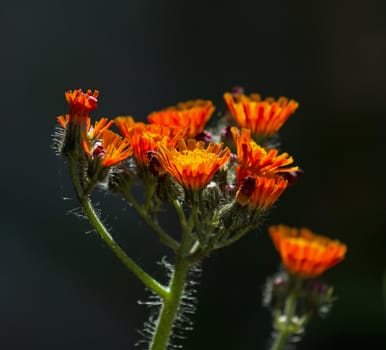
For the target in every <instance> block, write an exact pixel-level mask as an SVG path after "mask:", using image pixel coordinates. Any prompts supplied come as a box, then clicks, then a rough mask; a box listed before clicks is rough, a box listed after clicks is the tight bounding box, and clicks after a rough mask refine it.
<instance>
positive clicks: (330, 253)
mask: <svg viewBox="0 0 386 350" xmlns="http://www.w3.org/2000/svg"><path fill="white" fill-rule="evenodd" d="M269 233H270V235H271V238H272V241H273V244H274V245H275V248H276V250H277V251H278V252H279V254H280V256H281V259H282V262H283V264H284V266H285V267H286V269H287V270H288V271H289V272H290V273H292V274H294V275H298V276H300V277H303V278H310V277H316V276H319V275H321V274H322V273H323V272H324V271H326V270H327V269H329V268H331V267H332V266H334V265H336V264H337V263H338V262H340V261H341V260H343V259H344V256H345V254H346V251H347V247H346V245H344V244H343V243H341V242H339V241H337V240H331V239H329V238H327V237H324V236H320V235H317V234H315V233H313V232H312V231H311V230H309V229H306V228H300V229H298V228H293V227H288V226H284V225H278V226H271V227H270V228H269Z"/></svg>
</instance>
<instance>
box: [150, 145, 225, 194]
mask: <svg viewBox="0 0 386 350" xmlns="http://www.w3.org/2000/svg"><path fill="white" fill-rule="evenodd" d="M156 157H157V160H158V161H159V163H160V164H161V165H162V167H163V168H164V169H165V170H166V171H167V172H168V173H169V174H170V175H172V176H173V177H174V178H175V179H176V180H177V181H178V183H179V184H180V185H181V186H183V187H184V188H185V189H191V190H200V189H202V188H203V187H205V186H206V185H207V184H208V183H209V181H210V180H211V179H212V177H213V175H214V174H215V173H216V171H217V170H218V169H220V168H221V167H222V166H223V165H224V164H225V163H226V162H227V161H228V159H229V158H230V150H229V148H227V147H226V148H223V145H222V144H216V143H213V142H211V143H210V144H209V145H208V147H207V148H206V149H205V148H204V142H202V141H196V140H194V139H189V140H187V142H185V141H184V140H179V143H178V149H176V148H169V147H167V146H166V145H165V144H164V143H161V144H160V146H159V149H158V153H157V155H156Z"/></svg>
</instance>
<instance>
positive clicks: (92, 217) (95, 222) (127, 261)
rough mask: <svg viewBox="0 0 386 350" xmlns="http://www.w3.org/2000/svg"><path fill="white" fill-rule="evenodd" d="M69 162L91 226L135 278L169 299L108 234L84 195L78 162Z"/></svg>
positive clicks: (77, 192)
mask: <svg viewBox="0 0 386 350" xmlns="http://www.w3.org/2000/svg"><path fill="white" fill-rule="evenodd" d="M68 160H69V167H70V174H71V180H72V182H73V185H74V189H75V192H76V195H77V197H78V200H79V202H80V204H81V206H82V208H83V211H84V213H85V214H86V216H87V218H88V219H89V221H90V223H91V225H92V226H93V227H94V228H95V230H96V231H97V232H98V233H99V235H100V237H101V238H102V240H103V241H104V242H105V243H106V245H107V246H108V247H109V248H110V250H111V251H112V252H113V253H114V254H115V255H116V256H117V257H118V259H119V260H120V261H121V262H122V263H123V264H124V265H125V266H126V267H127V268H128V269H129V270H130V271H131V272H132V273H133V274H134V275H135V276H137V277H138V278H139V279H140V280H141V281H142V282H143V284H144V285H145V286H146V287H147V288H149V289H150V290H152V291H153V292H154V293H156V294H158V295H159V296H160V297H161V298H163V299H166V298H168V296H169V294H168V291H167V289H166V288H165V287H164V286H162V285H161V284H160V283H158V282H157V281H156V280H155V279H154V278H153V277H151V276H150V275H149V274H147V273H146V272H145V271H143V270H142V269H141V268H140V267H139V266H138V265H137V264H136V263H135V262H134V261H133V260H132V259H131V258H130V257H129V256H128V255H127V254H126V253H125V252H124V251H123V250H122V249H121V247H120V246H119V245H118V244H117V243H116V242H115V240H114V238H113V237H112V236H111V234H110V233H109V232H108V230H107V229H106V227H105V226H104V225H103V223H102V221H101V220H100V218H99V216H98V215H97V213H96V212H95V210H94V208H93V206H92V204H91V201H90V199H89V197H88V195H85V194H84V193H83V189H82V186H81V184H80V180H79V176H78V171H77V165H76V161H75V160H74V159H73V158H71V157H69V158H68Z"/></svg>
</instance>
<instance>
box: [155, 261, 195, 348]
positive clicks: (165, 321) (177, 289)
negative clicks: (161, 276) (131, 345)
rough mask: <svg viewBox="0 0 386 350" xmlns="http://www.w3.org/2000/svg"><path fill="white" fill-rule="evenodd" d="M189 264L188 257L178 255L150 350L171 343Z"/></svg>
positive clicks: (165, 346) (164, 346)
mask: <svg viewBox="0 0 386 350" xmlns="http://www.w3.org/2000/svg"><path fill="white" fill-rule="evenodd" d="M188 271H189V266H188V264H187V262H186V259H184V258H181V257H177V259H176V264H175V269H174V272H173V275H172V278H171V280H170V284H169V296H168V298H166V299H164V300H163V305H162V308H161V310H160V314H159V318H158V321H157V324H156V330H155V333H154V336H153V339H152V342H151V344H150V348H149V349H150V350H165V349H167V346H168V344H169V339H170V336H171V333H172V330H173V324H174V322H175V320H176V317H177V314H178V310H179V307H180V303H181V298H182V296H183V294H184V289H185V284H186V276H187V274H188Z"/></svg>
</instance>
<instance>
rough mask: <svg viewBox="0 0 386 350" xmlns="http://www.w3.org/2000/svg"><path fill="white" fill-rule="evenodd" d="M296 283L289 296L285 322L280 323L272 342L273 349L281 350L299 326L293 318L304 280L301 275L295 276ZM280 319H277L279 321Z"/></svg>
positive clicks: (285, 309)
mask: <svg viewBox="0 0 386 350" xmlns="http://www.w3.org/2000/svg"><path fill="white" fill-rule="evenodd" d="M293 282H294V284H293V287H292V290H291V292H290V294H289V296H288V297H287V300H286V303H285V307H284V313H283V315H282V316H284V319H283V322H282V323H279V324H278V327H277V328H278V329H277V333H276V335H275V339H274V342H273V344H272V347H271V350H281V349H283V347H284V346H285V345H286V343H287V340H288V337H289V336H290V335H292V334H294V333H296V330H297V328H298V327H296V326H295V325H293V318H294V316H295V315H296V305H297V299H298V296H299V292H300V289H301V285H302V282H303V280H302V279H301V278H300V277H294V281H293ZM277 321H278V320H276V322H277Z"/></svg>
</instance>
